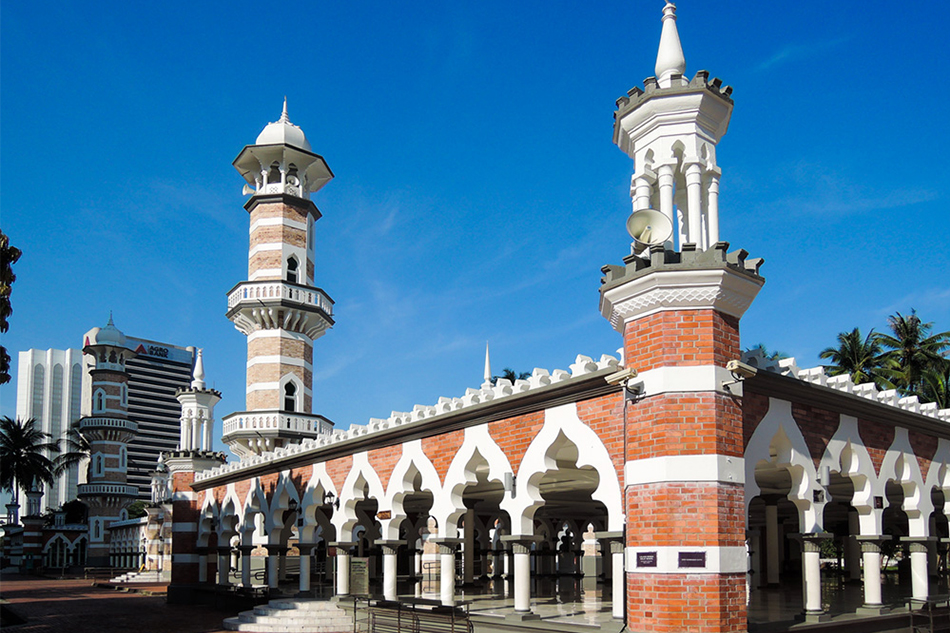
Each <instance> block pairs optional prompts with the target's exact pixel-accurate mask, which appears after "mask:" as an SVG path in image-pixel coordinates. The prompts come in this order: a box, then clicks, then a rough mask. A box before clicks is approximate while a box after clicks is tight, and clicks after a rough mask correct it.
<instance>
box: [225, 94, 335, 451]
mask: <svg viewBox="0 0 950 633" xmlns="http://www.w3.org/2000/svg"><path fill="white" fill-rule="evenodd" d="M234 166H235V168H237V170H238V171H239V172H240V173H241V175H242V176H243V177H244V179H245V180H246V181H247V184H245V186H244V193H245V194H250V196H251V199H250V200H249V201H248V202H247V204H245V205H244V208H245V209H247V211H248V212H249V213H250V216H251V217H250V220H251V229H250V250H249V252H248V280H247V281H243V282H241V283H239V284H238V285H237V286H235V287H234V288H233V289H232V290H231V291H230V292H229V293H228V313H227V316H228V318H229V319H231V321H233V322H234V326H235V327H236V328H237V329H238V330H240V331H241V332H242V333H243V334H244V335H246V336H247V403H246V411H243V412H239V413H233V414H231V415H229V416H227V417H226V418H224V421H223V422H224V438H223V439H224V441H225V442H226V443H227V444H228V445H229V446H230V447H231V450H232V451H234V453H235V454H237V455H239V456H241V457H242V458H243V457H246V456H250V455H255V454H260V453H261V452H264V451H269V450H273V449H274V448H277V447H279V446H283V445H285V444H288V443H295V442H300V441H301V440H303V439H306V438H308V437H315V436H317V435H320V434H324V433H330V432H331V431H332V424H331V423H330V422H329V421H328V420H327V419H326V418H324V417H322V416H318V415H313V414H311V413H310V412H311V410H312V409H311V406H312V394H311V384H312V382H313V341H315V340H316V339H318V338H320V337H321V336H323V334H324V333H325V332H326V331H327V329H328V328H330V327H331V326H332V325H333V300H332V299H330V297H329V296H328V295H327V294H326V293H325V292H323V290H321V289H320V288H317V287H316V286H314V259H315V257H314V253H315V242H314V223H315V222H316V221H317V220H319V219H320V211H318V210H317V207H316V205H314V203H313V202H311V200H310V195H311V194H312V193H315V192H316V191H319V190H320V188H321V187H323V186H324V185H325V184H326V183H327V182H329V181H330V179H331V178H333V172H331V171H330V168H329V167H328V166H327V163H326V161H325V160H323V157H322V156H320V155H318V154H315V153H313V151H312V149H311V147H310V143H309V141H307V137H306V136H305V135H304V133H303V130H301V129H300V128H299V127H297V126H296V125H294V124H292V123H291V122H290V119H289V117H288V116H287V100H286V99H284V110H283V112H282V113H281V116H280V119H279V120H278V121H276V122H274V123H270V124H268V125H267V126H266V127H265V128H264V130H263V131H262V132H261V133H260V135H259V136H258V137H257V141H256V143H255V144H254V145H248V146H247V147H245V148H244V149H243V150H242V151H241V153H240V154H239V155H238V157H237V158H236V159H235V160H234Z"/></svg>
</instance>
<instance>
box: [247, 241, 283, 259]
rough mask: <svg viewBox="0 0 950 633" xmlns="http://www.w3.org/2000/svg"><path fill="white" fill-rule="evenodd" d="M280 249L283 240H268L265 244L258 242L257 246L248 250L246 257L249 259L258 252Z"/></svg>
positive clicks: (281, 248)
mask: <svg viewBox="0 0 950 633" xmlns="http://www.w3.org/2000/svg"><path fill="white" fill-rule="evenodd" d="M282 250H284V244H283V242H268V243H266V244H258V245H257V246H254V247H253V248H252V249H251V250H249V251H248V253H247V257H248V259H250V258H251V257H254V256H255V255H257V254H258V253H272V252H274V251H278V252H279V251H282Z"/></svg>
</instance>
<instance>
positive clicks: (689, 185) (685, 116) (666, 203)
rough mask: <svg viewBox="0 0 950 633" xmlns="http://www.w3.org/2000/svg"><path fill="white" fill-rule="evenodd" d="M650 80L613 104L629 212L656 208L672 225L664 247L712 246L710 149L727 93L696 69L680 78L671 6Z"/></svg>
mask: <svg viewBox="0 0 950 633" xmlns="http://www.w3.org/2000/svg"><path fill="white" fill-rule="evenodd" d="M655 72H656V76H655V77H649V78H647V79H646V80H644V82H643V85H644V89H643V90H641V89H640V88H636V87H635V88H633V89H631V90H630V92H628V93H627V96H624V97H621V98H620V99H618V100H617V112H616V113H615V115H614V116H615V123H614V143H616V144H617V145H618V146H619V147H620V149H622V150H623V151H624V152H626V153H627V155H628V156H630V157H631V158H633V160H634V165H635V171H634V174H633V178H632V179H631V184H630V196H631V197H632V198H633V211H634V212H636V211H642V210H645V209H655V210H658V211H659V212H660V213H662V214H663V216H665V217H666V218H667V220H668V221H669V222H670V224H671V226H672V227H673V229H674V230H673V235H672V236H671V238H670V239H669V240H668V241H667V243H666V247H667V248H668V249H673V250H677V249H681V248H682V246H683V245H684V244H688V243H689V244H695V246H696V249H697V250H702V251H704V250H707V249H709V248H710V247H712V246H713V245H714V244H715V243H716V242H718V241H719V177H720V174H721V171H720V169H719V167H718V166H717V165H716V145H717V144H718V143H719V139H721V138H722V137H723V135H725V133H726V129H727V128H728V127H729V118H730V116H731V115H732V99H731V98H730V95H731V94H732V88H731V87H729V86H723V85H722V82H721V81H720V80H719V79H712V80H710V79H709V73H708V72H706V71H705V70H700V71H699V72H697V73H696V75H695V76H694V77H693V78H692V79H690V80H688V79H686V76H685V72H686V57H685V56H684V55H683V47H682V45H681V44H680V37H679V32H678V31H677V29H676V6H675V5H674V4H673V3H671V2H667V3H666V6H665V7H664V8H663V31H662V33H661V35H660V46H659V50H658V51H657V56H656V67H655Z"/></svg>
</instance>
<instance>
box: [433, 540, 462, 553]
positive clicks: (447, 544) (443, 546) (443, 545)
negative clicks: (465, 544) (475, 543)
mask: <svg viewBox="0 0 950 633" xmlns="http://www.w3.org/2000/svg"><path fill="white" fill-rule="evenodd" d="M429 541H431V542H432V543H433V544H435V545H437V546H438V547H439V554H454V553H455V548H456V547H458V546H459V545H461V544H462V539H460V538H448V537H435V538H431V539H429Z"/></svg>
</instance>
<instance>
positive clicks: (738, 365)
mask: <svg viewBox="0 0 950 633" xmlns="http://www.w3.org/2000/svg"><path fill="white" fill-rule="evenodd" d="M726 371H728V372H729V373H730V374H731V375H732V380H727V381H725V382H724V383H722V387H723V389H725V390H726V391H732V389H730V388H729V387H730V386H732V385H736V384H739V383H740V382H742V381H743V380H745V379H746V378H752V377H753V376H755V375H756V374H757V373H758V371H759V370H758V369H756V368H755V367H753V366H752V365H748V364H746V363H743V362H742V361H741V360H731V361H729V362H728V363H726ZM740 395H741V394H740Z"/></svg>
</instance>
